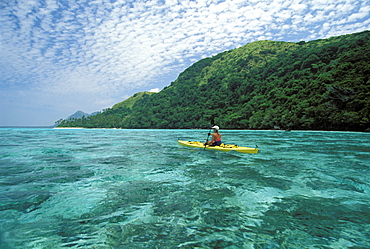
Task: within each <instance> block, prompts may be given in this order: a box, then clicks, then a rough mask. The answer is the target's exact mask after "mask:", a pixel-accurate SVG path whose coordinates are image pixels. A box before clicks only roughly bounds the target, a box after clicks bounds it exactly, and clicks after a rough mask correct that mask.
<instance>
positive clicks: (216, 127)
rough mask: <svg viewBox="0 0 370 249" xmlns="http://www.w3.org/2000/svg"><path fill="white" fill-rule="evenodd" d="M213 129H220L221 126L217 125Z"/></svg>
mask: <svg viewBox="0 0 370 249" xmlns="http://www.w3.org/2000/svg"><path fill="white" fill-rule="evenodd" d="M212 129H216V130H219V129H220V127H218V126H217V125H215V126H213V127H212Z"/></svg>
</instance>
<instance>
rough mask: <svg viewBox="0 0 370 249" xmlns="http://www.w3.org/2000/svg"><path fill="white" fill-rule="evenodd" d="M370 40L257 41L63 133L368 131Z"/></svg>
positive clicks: (366, 36) (367, 35) (362, 36)
mask: <svg viewBox="0 0 370 249" xmlns="http://www.w3.org/2000/svg"><path fill="white" fill-rule="evenodd" d="M369 41H370V32H369V31H365V32H361V33H357V34H351V35H344V36H339V37H332V38H329V39H323V40H315V41H310V42H299V43H288V42H274V41H257V42H253V43H250V44H247V45H245V46H243V47H241V48H238V49H234V50H231V51H226V52H224V53H221V54H218V55H216V56H214V57H212V58H206V59H203V60H200V61H199V62H197V63H195V64H193V65H192V66H191V67H189V68H188V69H186V70H185V71H184V72H182V73H181V74H180V75H179V77H178V78H177V79H176V80H175V81H174V82H172V83H171V85H170V86H168V87H166V88H164V89H163V90H162V91H161V92H159V93H156V94H145V93H141V94H140V96H137V97H136V98H135V101H134V102H132V100H127V101H128V103H130V104H125V102H126V101H124V102H121V103H120V104H117V105H115V106H114V107H112V108H110V109H107V110H105V111H104V112H103V113H101V114H98V115H96V116H92V117H89V118H82V119H79V120H75V121H73V122H71V121H66V120H62V121H60V123H59V125H60V126H83V127H106V128H109V127H110V128H111V127H116V128H118V127H119V128H202V127H203V128H204V127H207V125H208V124H209V123H210V120H211V119H212V118H214V119H215V121H216V123H217V124H219V125H220V126H221V127H222V128H224V129H225V128H229V129H273V128H281V129H310V130H353V131H364V130H369V128H370V121H369V119H370V79H369V77H370V63H369V62H370V43H369Z"/></svg>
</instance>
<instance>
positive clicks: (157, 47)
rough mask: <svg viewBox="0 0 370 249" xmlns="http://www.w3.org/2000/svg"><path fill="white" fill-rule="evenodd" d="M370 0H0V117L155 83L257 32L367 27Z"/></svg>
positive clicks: (0, 122) (319, 35) (98, 106)
mask: <svg viewBox="0 0 370 249" xmlns="http://www.w3.org/2000/svg"><path fill="white" fill-rule="evenodd" d="M369 13H370V0H199V1H198V0H196V1H194V0H133V1H130V0H126V1H125V0H79V1H76V0H0V126H48V125H53V124H54V122H55V121H57V120H59V119H61V118H63V119H64V118H67V117H68V116H69V115H71V114H73V113H74V112H76V111H78V110H81V111H83V112H86V113H92V112H95V111H100V110H102V109H105V108H109V107H112V106H113V105H114V104H116V103H118V102H121V101H123V100H125V99H127V98H128V97H130V96H132V95H133V94H134V93H137V92H141V91H159V90H161V89H163V88H164V87H165V86H168V85H170V84H171V82H173V81H174V80H176V78H177V76H178V75H179V74H180V73H181V72H182V71H184V70H185V69H186V68H188V67H189V66H190V65H191V64H193V63H194V62H196V61H198V60H200V59H202V58H205V57H210V56H213V55H216V54H218V53H221V52H223V51H226V50H230V49H234V48H238V47H241V46H243V45H245V44H248V43H251V42H254V41H258V40H274V41H286V42H299V41H310V40H316V39H325V38H329V37H333V36H339V35H344V34H351V33H356V32H361V31H364V30H369V29H370V14H369Z"/></svg>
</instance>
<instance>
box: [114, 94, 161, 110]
mask: <svg viewBox="0 0 370 249" xmlns="http://www.w3.org/2000/svg"><path fill="white" fill-rule="evenodd" d="M152 94H155V93H154V92H139V93H135V94H134V95H133V96H131V97H130V98H128V99H126V100H124V101H122V102H119V103H117V104H115V105H114V106H112V109H118V108H129V109H132V107H133V106H134V104H135V103H136V101H138V100H139V99H141V98H143V96H144V95H152Z"/></svg>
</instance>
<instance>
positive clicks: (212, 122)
mask: <svg viewBox="0 0 370 249" xmlns="http://www.w3.org/2000/svg"><path fill="white" fill-rule="evenodd" d="M214 125H215V119H214V118H213V117H212V119H211V128H210V129H209V132H208V135H207V139H206V143H205V144H204V149H205V148H206V146H207V143H208V138H209V135H210V134H211V130H212V127H213V126H214Z"/></svg>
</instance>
